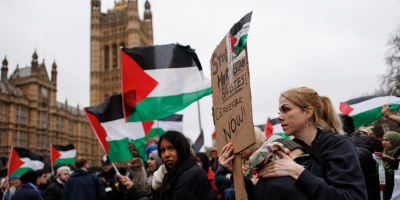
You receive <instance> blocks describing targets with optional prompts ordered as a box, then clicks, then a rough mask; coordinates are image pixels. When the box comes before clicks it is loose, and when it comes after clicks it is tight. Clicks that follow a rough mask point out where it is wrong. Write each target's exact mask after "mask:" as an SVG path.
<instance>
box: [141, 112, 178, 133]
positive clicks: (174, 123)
mask: <svg viewBox="0 0 400 200" xmlns="http://www.w3.org/2000/svg"><path fill="white" fill-rule="evenodd" d="M182 119H183V115H179V114H173V115H171V116H168V117H166V118H162V119H159V120H154V121H153V122H154V123H153V126H152V127H151V129H150V131H149V132H148V133H147V134H146V137H155V136H159V137H161V136H162V135H164V133H166V132H167V131H178V132H180V133H183V120H182Z"/></svg>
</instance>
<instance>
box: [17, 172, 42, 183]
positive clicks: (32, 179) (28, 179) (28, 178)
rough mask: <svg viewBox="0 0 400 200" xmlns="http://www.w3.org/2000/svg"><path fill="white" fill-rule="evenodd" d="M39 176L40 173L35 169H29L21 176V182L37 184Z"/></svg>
mask: <svg viewBox="0 0 400 200" xmlns="http://www.w3.org/2000/svg"><path fill="white" fill-rule="evenodd" d="M38 178H39V174H38V173H37V172H35V171H28V172H25V174H22V176H21V183H33V184H36V180H37V179H38Z"/></svg>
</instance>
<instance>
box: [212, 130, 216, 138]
mask: <svg viewBox="0 0 400 200" xmlns="http://www.w3.org/2000/svg"><path fill="white" fill-rule="evenodd" d="M212 138H213V140H216V139H217V132H216V131H214V133H213V135H212Z"/></svg>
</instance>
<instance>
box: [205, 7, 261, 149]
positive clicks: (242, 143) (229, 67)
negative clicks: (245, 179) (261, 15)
mask: <svg viewBox="0 0 400 200" xmlns="http://www.w3.org/2000/svg"><path fill="white" fill-rule="evenodd" d="M248 15H250V19H251V13H249V14H247V15H246V16H245V17H244V18H243V19H245V18H246V17H247V16H248ZM243 19H242V20H243ZM250 19H248V23H243V24H242V26H241V27H237V25H238V24H239V23H240V22H241V21H242V20H241V21H239V22H238V23H236V24H235V25H234V26H233V27H232V29H234V28H237V29H240V30H239V31H235V32H240V33H242V35H239V34H237V37H239V38H236V37H233V36H232V29H231V31H230V32H229V33H228V34H227V36H225V37H224V39H223V40H222V41H221V43H220V44H219V45H218V47H217V48H216V49H215V51H214V53H213V54H212V57H211V87H212V93H213V117H214V124H215V130H216V133H217V141H218V144H217V145H218V149H222V147H223V146H225V145H226V144H227V143H232V144H233V148H234V153H239V152H240V151H242V150H244V149H246V148H247V147H249V146H251V145H253V144H254V143H255V135H254V124H253V117H252V106H251V91H250V75H249V63H248V60H247V50H246V49H245V46H244V48H243V47H242V46H243V43H244V44H246V41H247V32H248V28H249V23H250ZM246 24H247V27H246V26H245V25H246ZM244 29H247V31H246V30H244ZM243 33H245V36H243ZM241 36H242V37H241ZM243 37H245V38H244V39H243ZM238 41H242V42H241V44H238V43H239V42H238ZM227 47H228V48H227ZM238 50H241V51H238Z"/></svg>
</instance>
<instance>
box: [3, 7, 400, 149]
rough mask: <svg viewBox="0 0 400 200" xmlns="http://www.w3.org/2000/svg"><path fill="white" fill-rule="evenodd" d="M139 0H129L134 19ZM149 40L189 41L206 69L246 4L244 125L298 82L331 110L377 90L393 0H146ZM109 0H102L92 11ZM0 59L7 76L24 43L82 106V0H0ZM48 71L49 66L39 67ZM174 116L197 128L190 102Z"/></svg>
mask: <svg viewBox="0 0 400 200" xmlns="http://www.w3.org/2000/svg"><path fill="white" fill-rule="evenodd" d="M144 3H145V0H139V2H138V4H139V15H140V16H141V18H143V11H144ZM150 3H151V11H152V13H153V30H154V43H155V44H169V43H176V42H178V43H180V44H183V45H191V46H192V47H193V48H195V49H196V52H197V54H198V56H199V57H200V61H201V63H202V65H203V69H204V73H205V75H206V76H207V77H210V70H209V66H210V64H209V61H210V58H211V54H212V52H213V51H214V49H215V48H216V46H217V45H218V44H219V42H220V41H221V40H222V38H223V37H224V35H225V34H226V33H227V32H228V31H229V28H230V27H231V26H232V25H233V24H234V23H235V22H237V21H238V20H240V19H241V18H242V17H243V16H244V15H245V14H247V13H248V12H250V11H253V18H252V21H251V25H250V33H249V38H248V51H249V64H250V77H251V87H252V89H251V92H252V101H253V116H254V118H253V120H254V124H263V123H265V121H266V119H267V118H268V117H271V118H274V117H276V116H277V112H278V99H279V95H280V93H282V92H284V91H285V90H287V89H289V88H292V87H299V86H307V87H311V88H313V89H315V90H316V91H317V92H318V93H319V94H320V95H326V96H328V97H330V98H331V100H332V101H333V103H334V104H335V106H336V108H337V109H338V107H339V103H340V102H341V101H347V100H349V99H351V98H354V97H359V96H360V95H362V94H365V93H368V92H372V91H373V90H375V89H378V88H379V79H378V77H379V75H381V74H383V73H384V72H385V70H386V66H385V62H384V56H385V52H386V49H387V48H386V47H387V45H386V44H387V41H388V38H389V36H390V34H393V33H394V31H395V30H396V29H398V27H399V25H400V1H398V0H385V1H376V0H374V1H372V0H352V1H348V0H336V1H320V0H304V1H298V0H283V1H265V0H247V1H243V0H242V1H239V0H229V1H228V0H227V1H225V0H218V1H216V0H201V1H199V0H197V1H194V0H169V1H166V0H150ZM113 6H114V1H113V0H102V8H101V10H102V12H107V9H108V8H112V7H113ZM0 19H1V20H0V30H1V31H0V58H1V60H2V59H3V58H4V55H5V51H7V59H8V62H9V75H10V74H11V73H12V72H13V71H14V70H15V68H16V65H17V63H19V64H20V67H24V66H26V65H27V64H28V65H30V62H31V60H32V54H33V51H34V49H35V48H36V49H37V53H38V55H39V60H40V63H41V62H42V59H43V58H45V64H46V68H47V71H48V73H50V71H51V65H52V63H53V60H54V58H55V59H56V62H57V65H58V88H57V92H58V93H57V100H58V101H60V102H64V101H65V99H68V104H70V105H73V106H76V105H77V104H78V103H79V104H80V105H82V106H84V107H86V106H89V99H90V95H89V94H90V93H89V91H90V73H89V71H90V0H36V1H32V0H18V1H0ZM49 75H50V74H49ZM200 104H201V121H202V125H203V128H204V131H205V132H204V133H205V141H206V145H207V146H210V145H211V134H212V132H213V131H214V126H213V121H212V116H211V106H212V101H211V97H210V96H209V97H205V98H203V99H202V100H201V101H200ZM180 113H182V114H184V133H185V134H186V135H187V136H188V137H190V138H191V139H192V140H195V139H196V138H197V136H198V134H199V128H198V115H197V104H192V105H191V106H189V107H188V108H186V109H185V110H183V111H181V112H180Z"/></svg>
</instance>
